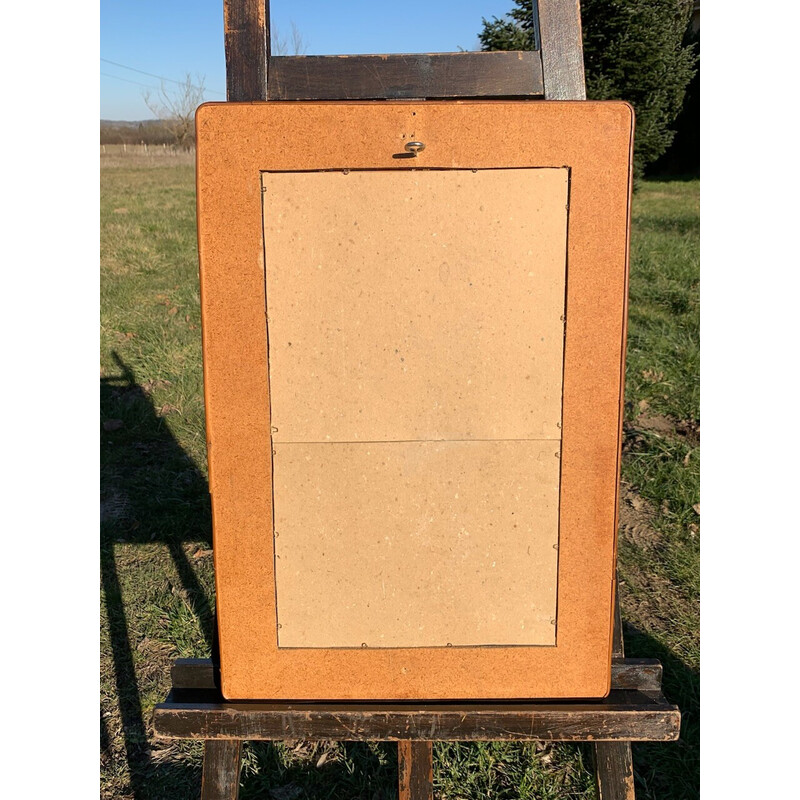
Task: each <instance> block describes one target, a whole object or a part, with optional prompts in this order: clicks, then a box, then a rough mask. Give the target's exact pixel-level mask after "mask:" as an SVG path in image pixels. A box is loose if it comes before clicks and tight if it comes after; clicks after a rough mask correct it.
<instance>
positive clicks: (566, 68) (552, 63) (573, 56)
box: [538, 0, 586, 100]
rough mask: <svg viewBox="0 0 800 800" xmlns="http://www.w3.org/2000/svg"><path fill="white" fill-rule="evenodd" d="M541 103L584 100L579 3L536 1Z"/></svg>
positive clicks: (570, 1)
mask: <svg viewBox="0 0 800 800" xmlns="http://www.w3.org/2000/svg"><path fill="white" fill-rule="evenodd" d="M538 5H539V33H540V37H541V54H542V79H543V83H544V97H545V100H585V99H586V84H585V81H584V71H583V37H582V35H581V9H580V2H579V0H539V3H538Z"/></svg>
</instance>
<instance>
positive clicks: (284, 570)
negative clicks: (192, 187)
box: [197, 101, 632, 699]
mask: <svg viewBox="0 0 800 800" xmlns="http://www.w3.org/2000/svg"><path fill="white" fill-rule="evenodd" d="M197 127H198V221H199V222H198V232H199V243H200V256H201V289H202V305H203V337H204V374H205V388H206V413H207V426H208V442H209V471H210V486H211V491H212V501H213V513H214V550H215V566H216V572H217V587H218V589H217V599H218V618H219V629H220V649H221V672H222V681H223V693H224V694H225V696H226V697H228V698H233V699H249V698H253V699H255V698H286V699H439V698H493V697H509V698H513V697H554V698H555V697H592V696H602V695H603V694H605V693H606V692H607V690H608V686H609V681H610V644H611V618H612V614H611V612H612V597H613V581H614V557H615V529H616V497H617V487H618V468H619V463H618V462H619V446H620V406H621V392H622V374H623V359H624V346H623V345H624V327H625V303H626V299H625V295H626V288H627V248H628V241H627V232H628V216H629V190H630V152H631V142H632V114H631V111H630V108H629V106H627V105H626V104H624V103H580V104H571V103H547V102H536V103H524V102H511V101H508V102H506V101H490V102H480V101H472V102H455V103H454V102H450V103H438V102H427V103H415V102H409V103H392V102H388V103H380V104H371V103H329V104H312V103H308V104H307V103H293V104H281V103H263V104H208V105H205V106H203V107H201V109H200V110H199V112H198V115H197ZM492 131H495V132H496V131H502V133H503V136H502V137H492V136H491V135H490V134H491V132H492ZM487 132H488V133H487ZM412 139H415V140H419V141H424V142H425V145H426V147H425V150H424V152H422V153H420V154H419V155H418V156H417V157H416V158H413V159H412V158H408V157H407V154H404V151H403V145H404V143H405V142H407V141H409V140H412ZM265 317H266V320H267V324H266V325H265V324H264V321H265Z"/></svg>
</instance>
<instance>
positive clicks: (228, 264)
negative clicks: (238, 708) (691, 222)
mask: <svg viewBox="0 0 800 800" xmlns="http://www.w3.org/2000/svg"><path fill="white" fill-rule="evenodd" d="M196 124H197V220H198V246H199V252H200V287H201V303H202V314H203V371H204V381H205V402H206V423H207V432H206V435H207V440H208V462H209V486H210V491H211V496H212V509H213V523H214V560H215V568H216V584H217V615H218V626H219V640H220V654H221V673H222V692H223V695H224V696H225V697H226V698H228V699H242V700H244V699H272V698H275V699H278V698H280V699H296V700H301V699H329V700H333V699H339V700H347V699H361V700H378V699H385V700H392V699H402V700H412V699H413V700H424V699H427V700H436V699H457V698H458V699H490V698H578V697H601V696H604V695H605V694H607V693H608V691H609V687H610V662H611V636H612V627H613V626H612V618H613V596H614V580H615V566H616V527H617V498H618V488H619V459H620V446H621V424H622V392H623V387H624V356H625V320H626V308H627V283H628V249H629V244H628V238H629V228H630V195H631V154H632V142H633V111H632V109H631V107H630V106H629V105H628V104H626V103H622V102H603V103H595V102H586V101H581V102H563V101H557V102H546V101H544V102H543V101H535V102H532V101H491V100H490V101H449V102H430V101H428V102H416V101H396V102H395V101H388V102H369V101H367V102H331V103H320V102H316V103H281V102H266V103H209V104H206V105H203V106H201V108H200V109H199V110H198V112H197V117H196ZM410 139H418V140H420V141H423V142H424V143H425V145H426V147H425V151H424V153H422V154H421V155H420V156H419V157H418V158H416V159H406V158H403V159H399V158H393V156H394V155H396V154H398V153H402V152H403V145H404V143H405V142H406V141H409V140H410ZM563 166H568V167H570V170H571V173H570V210H569V230H568V244H567V260H568V273H567V302H566V308H567V320H566V338H565V350H564V384H563V385H564V402H563V422H562V424H563V429H562V435H563V441H562V448H561V453H562V469H561V498H560V509H561V510H560V535H559V574H558V601H557V602H558V642H557V645H556V646H555V647H519V646H516V647H475V648H471V647H463V648H408V649H402V648H401V649H385V650H384V649H377V648H376V649H364V650H353V649H331V650H325V649H319V650H315V649H279V648H278V646H277V637H276V632H275V588H274V573H273V541H272V508H271V497H272V493H271V457H270V416H269V386H268V368H267V325H266V304H265V271H264V251H263V232H262V231H263V228H262V207H261V182H260V172H261V171H266V170H318V169H319V170H323V169H411V168H445V167H447V168H465V169H467V168H474V169H481V168H498V167H563Z"/></svg>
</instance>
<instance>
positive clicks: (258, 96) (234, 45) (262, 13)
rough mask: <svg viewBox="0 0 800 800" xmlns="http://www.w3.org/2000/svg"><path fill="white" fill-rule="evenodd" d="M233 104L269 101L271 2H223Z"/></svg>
mask: <svg viewBox="0 0 800 800" xmlns="http://www.w3.org/2000/svg"><path fill="white" fill-rule="evenodd" d="M223 5H224V17H225V74H226V76H227V95H228V100H229V101H237V102H246V101H250V100H266V99H267V65H268V63H269V55H270V53H269V0H223Z"/></svg>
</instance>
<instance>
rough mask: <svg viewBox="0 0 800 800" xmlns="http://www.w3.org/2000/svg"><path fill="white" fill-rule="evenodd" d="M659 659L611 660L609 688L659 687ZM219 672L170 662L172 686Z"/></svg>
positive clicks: (209, 685) (205, 663)
mask: <svg viewBox="0 0 800 800" xmlns="http://www.w3.org/2000/svg"><path fill="white" fill-rule="evenodd" d="M661 674H662V668H661V663H660V662H659V661H657V660H656V659H654V658H624V659H615V660H614V661H612V662H611V688H612V689H638V690H639V691H642V692H651V691H659V690H660V689H661ZM218 686H219V683H218V674H217V671H216V669H215V668H214V665H213V664H212V662H211V660H210V659H207V658H179V659H177V660H176V661H175V663H174V664H173V665H172V688H173V689H215V688H217V687H218Z"/></svg>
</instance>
